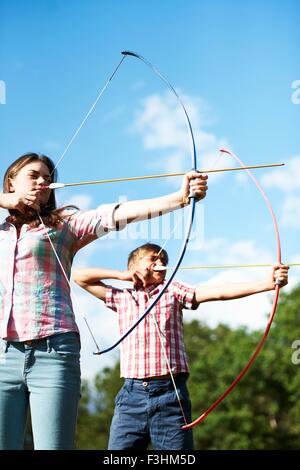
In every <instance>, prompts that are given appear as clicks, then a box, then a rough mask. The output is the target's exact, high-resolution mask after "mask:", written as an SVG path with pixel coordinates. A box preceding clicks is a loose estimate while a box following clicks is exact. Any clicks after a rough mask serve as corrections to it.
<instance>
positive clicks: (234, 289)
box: [195, 264, 289, 306]
mask: <svg viewBox="0 0 300 470" xmlns="http://www.w3.org/2000/svg"><path fill="white" fill-rule="evenodd" d="M288 270H289V267H288V266H286V265H279V264H275V265H274V266H273V268H272V272H271V274H270V275H269V276H268V278H267V279H266V280H265V281H260V282H245V283H227V284H223V285H221V286H207V285H199V286H197V287H196V290H195V306H198V305H199V303H203V302H210V301H214V300H233V299H240V298H242V297H246V296H248V295H252V294H258V293H259V292H266V291H270V290H274V289H275V285H276V284H275V282H276V280H277V279H278V280H279V281H280V287H283V286H285V285H286V284H287V283H288Z"/></svg>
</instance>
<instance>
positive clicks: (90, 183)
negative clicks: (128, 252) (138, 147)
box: [49, 163, 284, 189]
mask: <svg viewBox="0 0 300 470" xmlns="http://www.w3.org/2000/svg"><path fill="white" fill-rule="evenodd" d="M283 165H284V163H269V164H266V165H249V166H246V167H233V168H217V169H214V170H199V171H198V173H205V174H207V173H221V172H225V171H240V170H249V169H261V168H270V167H278V166H283ZM183 175H185V173H182V172H180V173H162V174H159V175H143V176H131V177H127V178H115V179H105V180H97V181H82V182H79V183H61V186H60V187H70V186H84V185H92V184H105V183H120V182H122V181H137V180H146V179H154V178H167V177H172V176H183ZM55 184H56V183H54V185H55ZM49 188H50V189H51V184H50V186H49ZM54 189H58V188H55V186H54Z"/></svg>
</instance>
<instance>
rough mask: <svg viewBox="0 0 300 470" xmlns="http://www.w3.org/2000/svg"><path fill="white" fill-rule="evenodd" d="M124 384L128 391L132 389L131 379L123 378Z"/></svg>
mask: <svg viewBox="0 0 300 470" xmlns="http://www.w3.org/2000/svg"><path fill="white" fill-rule="evenodd" d="M124 385H125V386H126V387H127V388H128V389H129V390H130V391H132V389H133V379H125V383H124Z"/></svg>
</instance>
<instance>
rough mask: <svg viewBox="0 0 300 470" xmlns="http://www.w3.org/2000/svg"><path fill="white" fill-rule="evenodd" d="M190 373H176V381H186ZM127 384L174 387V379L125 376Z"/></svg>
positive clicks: (131, 385)
mask: <svg viewBox="0 0 300 470" xmlns="http://www.w3.org/2000/svg"><path fill="white" fill-rule="evenodd" d="M188 376H189V374H188V373H187V372H180V373H178V374H175V375H174V376H173V377H174V380H175V383H176V382H185V381H186V380H187V378H188ZM125 385H126V386H128V387H130V388H131V389H132V388H133V387H142V388H145V389H146V388H147V387H149V386H152V387H156V386H157V387H170V388H173V387H174V386H173V381H172V379H171V377H162V378H159V377H145V378H144V379H133V378H125Z"/></svg>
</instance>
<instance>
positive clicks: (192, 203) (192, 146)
mask: <svg viewBox="0 0 300 470" xmlns="http://www.w3.org/2000/svg"><path fill="white" fill-rule="evenodd" d="M122 54H123V55H124V56H132V57H135V58H137V59H139V60H141V61H142V62H144V63H145V64H146V65H147V66H148V67H150V69H151V70H152V71H153V72H154V73H155V74H156V75H157V76H158V77H159V78H160V79H161V80H162V81H163V82H164V83H165V84H166V85H167V86H168V88H169V89H170V90H171V91H172V93H173V94H174V95H175V96H176V98H177V100H178V101H179V103H180V106H181V108H182V110H183V112H184V116H185V121H186V125H187V129H188V132H189V138H190V155H191V167H192V169H194V170H196V169H197V155H196V147H195V139H194V134H193V130H192V126H191V122H190V119H189V116H188V113H187V110H186V108H185V106H184V104H183V102H182V100H181V98H180V96H179V95H178V93H177V92H176V90H175V88H174V87H173V86H172V85H171V83H170V82H169V81H168V80H167V79H166V78H165V77H164V76H163V75H162V74H161V72H160V71H159V70H158V69H157V68H156V67H155V66H154V65H153V64H151V62H149V61H148V60H147V59H145V58H144V57H142V56H141V55H139V54H137V53H135V52H132V51H123V52H122ZM189 198H190V206H189V214H188V221H187V228H186V231H185V235H184V241H183V243H182V246H181V250H180V254H179V256H178V258H177V261H176V263H175V266H174V269H173V270H172V272H171V274H170V276H169V278H168V280H167V281H166V282H165V284H164V286H163V288H162V289H161V291H160V292H159V293H158V294H157V296H156V297H155V298H154V299H153V301H152V302H151V304H150V305H149V306H148V307H147V309H146V310H145V312H144V313H143V314H142V315H141V316H140V318H139V319H138V320H137V321H136V322H135V323H134V324H133V325H132V326H131V327H130V328H129V329H128V330H127V331H126V333H124V334H123V336H121V338H119V339H118V340H117V341H116V342H115V343H114V344H113V345H112V346H110V347H108V348H106V349H103V350H102V351H97V352H96V353H94V354H97V355H98V354H104V353H107V352H109V351H112V350H113V349H114V348H116V347H117V346H118V345H119V344H120V343H121V342H122V341H123V340H124V339H125V338H127V336H128V335H130V333H131V332H132V331H133V330H134V329H135V328H136V327H137V326H138V325H139V324H140V323H141V322H142V321H143V320H144V318H145V317H146V316H147V315H148V314H149V313H150V312H151V310H152V309H153V308H154V307H155V305H156V304H157V302H158V301H159V300H160V298H161V297H162V296H163V294H164V293H165V291H166V290H167V288H168V287H169V285H170V284H171V282H172V280H173V279H174V276H175V275H176V273H177V271H178V269H179V266H180V264H181V261H182V259H183V257H184V255H185V252H186V248H187V245H188V242H189V239H190V234H191V230H192V225H193V221H194V216H195V206H196V199H195V195H194V194H193V193H191V194H190V195H189Z"/></svg>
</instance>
